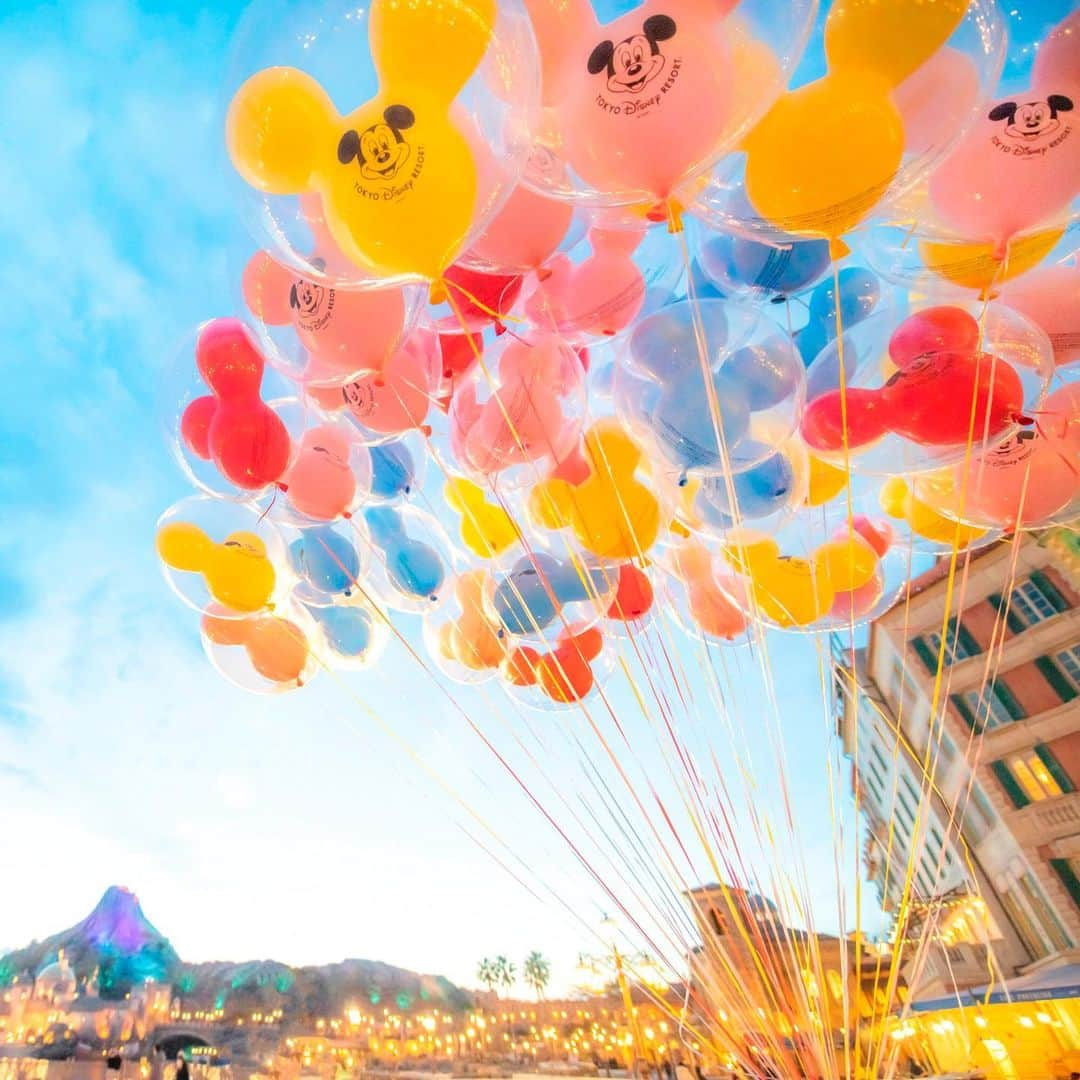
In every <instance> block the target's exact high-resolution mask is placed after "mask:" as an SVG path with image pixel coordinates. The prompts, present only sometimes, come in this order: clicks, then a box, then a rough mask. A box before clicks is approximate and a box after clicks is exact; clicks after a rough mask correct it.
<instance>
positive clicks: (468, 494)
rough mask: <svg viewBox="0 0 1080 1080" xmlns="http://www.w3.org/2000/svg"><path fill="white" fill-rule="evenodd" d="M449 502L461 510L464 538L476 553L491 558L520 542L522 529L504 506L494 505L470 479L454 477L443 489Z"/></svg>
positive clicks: (462, 537) (448, 504)
mask: <svg viewBox="0 0 1080 1080" xmlns="http://www.w3.org/2000/svg"><path fill="white" fill-rule="evenodd" d="M443 494H444V496H445V498H446V504H447V506H449V507H450V508H451V509H452V510H457V511H458V512H459V513H460V514H461V540H462V543H463V544H464V545H465V546H466V547H467V548H468V549H469V550H470V551H471V552H473V553H474V554H476V555H479V556H480V557H481V558H482V559H491V558H494V557H495V556H496V555H500V554H502V552H504V551H506V550H507V548H510V547H513V545H514V544H516V543H517V542H518V538H519V537H518V530H517V529H516V528H515V526H514V522H513V520H512V519H511V517H510V515H509V514H508V513H507V512H506V511H505V510H504V509H503V508H502V507H501V506H492V505H490V504H489V503H488V502H487V501H486V500H485V498H484V491H483V489H482V488H480V487H478V486H477V485H476V484H474V483H472V481H470V480H465V479H464V478H462V477H454V478H453V479H451V480H448V481H447V483H446V487H445V488H444V489H443Z"/></svg>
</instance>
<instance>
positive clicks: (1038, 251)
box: [919, 229, 1064, 292]
mask: <svg viewBox="0 0 1080 1080" xmlns="http://www.w3.org/2000/svg"><path fill="white" fill-rule="evenodd" d="M1063 233H1064V230H1063V229H1046V230H1044V231H1043V232H1037V233H1031V234H1029V235H1028V236H1021V237H1016V238H1014V239H1013V240H1011V241H1010V242H1009V246H1008V250H1007V251H1006V253H1005V255H1004V256H1003V257H1001V258H998V257H997V256H995V254H994V248H995V245H994V244H950V243H939V242H937V241H931V240H923V241H920V243H919V255H920V257H921V258H922V261H923V262H924V263H925V264H926V267H927V268H928V269H929V270H932V271H933V272H934V273H935V274H937V275H938V276H939V277H943V278H945V279H946V280H947V281H951V282H953V283H954V284H956V285H962V286H964V287H965V288H968V289H978V290H979V291H980V292H985V291H987V290H989V289H993V288H994V287H995V286H998V285H1001V284H1003V283H1004V282H1006V281H1008V280H1009V279H1010V278H1014V277H1019V276H1020V275H1021V274H1026V273H1027V271H1028V270H1030V269H1031V268H1032V267H1034V266H1038V265H1039V263H1041V262H1042V261H1043V259H1044V258H1046V256H1047V255H1048V254H1049V253H1050V251H1051V250H1053V248H1054V247H1055V245H1056V244H1057V242H1058V241H1059V240H1060V239H1061V237H1062V235H1063Z"/></svg>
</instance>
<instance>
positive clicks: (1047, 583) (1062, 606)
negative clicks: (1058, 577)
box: [1031, 570, 1069, 611]
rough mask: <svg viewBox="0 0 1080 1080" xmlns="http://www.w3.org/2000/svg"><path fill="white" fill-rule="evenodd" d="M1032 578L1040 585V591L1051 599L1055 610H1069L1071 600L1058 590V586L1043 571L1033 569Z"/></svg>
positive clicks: (1051, 604)
mask: <svg viewBox="0 0 1080 1080" xmlns="http://www.w3.org/2000/svg"><path fill="white" fill-rule="evenodd" d="M1031 580H1032V581H1034V582H1035V584H1036V585H1037V586H1038V587H1039V591H1040V592H1041V593H1042V594H1043V595H1044V596H1045V597H1046V599H1047V600H1049V601H1050V606H1051V607H1052V608H1053V609H1054V610H1055V611H1068V610H1069V602H1068V600H1066V599H1065V597H1064V596H1062V595H1061V593H1060V592H1059V591H1058V588H1057V586H1056V585H1055V584H1054V583H1053V582H1052V581H1051V580H1050V579H1049V578H1048V577H1047V576H1046V575H1045V574H1044V573H1043V572H1042V571H1041V570H1032V572H1031Z"/></svg>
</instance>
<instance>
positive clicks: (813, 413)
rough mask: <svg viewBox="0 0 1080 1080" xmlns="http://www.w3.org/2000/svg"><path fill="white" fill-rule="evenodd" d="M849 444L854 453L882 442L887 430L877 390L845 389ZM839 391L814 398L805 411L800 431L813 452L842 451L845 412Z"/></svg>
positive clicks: (879, 393)
mask: <svg viewBox="0 0 1080 1080" xmlns="http://www.w3.org/2000/svg"><path fill="white" fill-rule="evenodd" d="M844 396H845V397H846V398H847V402H846V405H847V409H846V412H847V417H846V419H847V445H848V447H849V448H850V449H852V450H854V449H856V448H857V447H860V446H866V445H867V444H868V443H872V442H874V440H875V439H880V438H881V436H882V435H884V434H885V433H886V431H888V430H889V429H888V425H887V424H886V422H885V417H884V415H883V411H882V409H881V392H880V391H878V390H858V389H852V390H846V391H845V395H844ZM841 406H842V402H841V395H840V391H839V390H830V391H828V393H825V394H822V395H821V396H820V397H816V398H814V400H813V401H811V402H809V403H808V404H807V406H806V410H805V411H804V412H803V417H802V422H801V424H800V429H801V431H802V437H803V439H804V440H805V441H806V445H807V446H809V447H810V448H811V449H812V450H843V448H844V419H845V416H844V413H845V410H844V409H843V408H842V407H841Z"/></svg>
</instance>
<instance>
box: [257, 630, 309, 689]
mask: <svg viewBox="0 0 1080 1080" xmlns="http://www.w3.org/2000/svg"><path fill="white" fill-rule="evenodd" d="M247 651H248V656H249V657H250V659H251V666H252V667H253V668H254V669H255V670H256V671H257V672H258V673H259V674H260V675H262V676H263V678H266V679H269V680H270V681H271V682H275V683H291V682H297V683H298V682H300V680H301V677H302V676H303V673H304V668H305V667H306V666H307V662H308V656H309V654H310V651H309V649H308V642H307V637H306V636H305V635H304V631H303V630H301V629H300V627H299V626H297V625H296V623H294V622H292V621H291V620H289V619H279V618H277V617H276V616H273V615H271V616H269V617H267V618H264V619H256V620H254V623H253V625H252V627H251V633H250V636H249V638H248V642H247Z"/></svg>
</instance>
